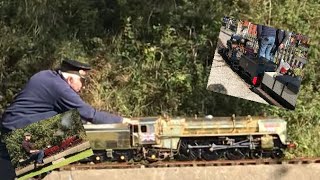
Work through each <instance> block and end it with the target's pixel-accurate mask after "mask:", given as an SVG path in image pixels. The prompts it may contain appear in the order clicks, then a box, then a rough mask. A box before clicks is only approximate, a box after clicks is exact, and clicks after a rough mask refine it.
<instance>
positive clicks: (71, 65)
mask: <svg viewBox="0 0 320 180" xmlns="http://www.w3.org/2000/svg"><path fill="white" fill-rule="evenodd" d="M61 70H62V71H79V70H84V71H88V70H91V67H90V65H89V64H85V63H81V62H79V61H76V60H72V59H65V60H63V61H62V63H61Z"/></svg>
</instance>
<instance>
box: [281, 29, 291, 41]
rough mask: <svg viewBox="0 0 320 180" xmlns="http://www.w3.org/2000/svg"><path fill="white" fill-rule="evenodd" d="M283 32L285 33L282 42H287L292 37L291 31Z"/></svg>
mask: <svg viewBox="0 0 320 180" xmlns="http://www.w3.org/2000/svg"><path fill="white" fill-rule="evenodd" d="M283 33H284V38H283V41H282V42H281V44H284V43H286V42H287V41H288V39H289V37H290V33H289V31H284V32H283Z"/></svg>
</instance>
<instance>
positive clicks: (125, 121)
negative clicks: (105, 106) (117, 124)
mask: <svg viewBox="0 0 320 180" xmlns="http://www.w3.org/2000/svg"><path fill="white" fill-rule="evenodd" d="M130 123H131V119H129V118H123V120H122V124H130Z"/></svg>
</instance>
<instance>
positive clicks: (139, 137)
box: [130, 118, 157, 146]
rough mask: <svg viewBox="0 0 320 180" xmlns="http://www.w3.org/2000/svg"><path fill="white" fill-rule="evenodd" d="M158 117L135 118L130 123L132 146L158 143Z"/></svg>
mask: <svg viewBox="0 0 320 180" xmlns="http://www.w3.org/2000/svg"><path fill="white" fill-rule="evenodd" d="M156 121H157V118H142V119H138V120H133V121H132V123H131V125H130V131H131V143H132V146H140V145H152V144H155V143H156V138H155V137H156V136H155V128H154V127H155V123H156Z"/></svg>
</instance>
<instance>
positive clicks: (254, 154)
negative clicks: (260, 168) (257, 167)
mask: <svg viewBox="0 0 320 180" xmlns="http://www.w3.org/2000/svg"><path fill="white" fill-rule="evenodd" d="M250 158H251V159H261V158H262V152H261V151H258V150H253V151H251V152H250Z"/></svg>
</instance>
